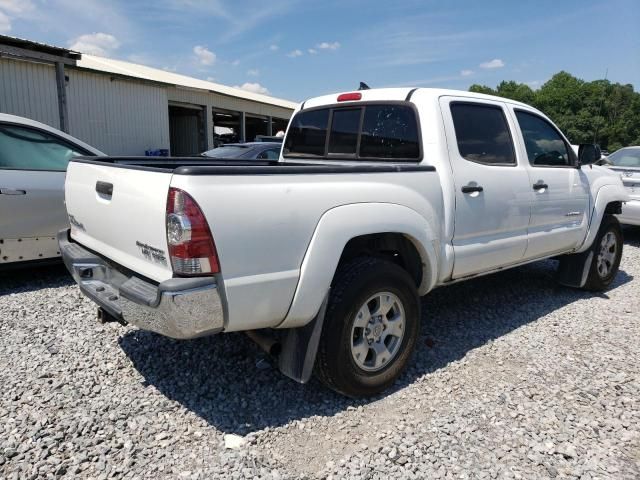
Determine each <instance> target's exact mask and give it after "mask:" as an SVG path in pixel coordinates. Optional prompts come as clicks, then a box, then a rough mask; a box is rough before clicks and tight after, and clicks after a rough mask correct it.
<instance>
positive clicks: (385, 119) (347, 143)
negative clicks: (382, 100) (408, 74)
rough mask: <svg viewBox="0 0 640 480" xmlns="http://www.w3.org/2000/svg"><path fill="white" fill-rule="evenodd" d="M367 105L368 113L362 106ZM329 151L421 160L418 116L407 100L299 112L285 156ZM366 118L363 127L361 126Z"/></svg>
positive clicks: (383, 158)
mask: <svg viewBox="0 0 640 480" xmlns="http://www.w3.org/2000/svg"><path fill="white" fill-rule="evenodd" d="M363 109H364V114H363V113H362V110H363ZM329 118H331V132H330V134H329V139H328V140H329V141H328V148H327V153H328V154H330V155H331V156H330V157H329V158H330V159H335V155H345V156H348V157H351V158H353V157H355V158H358V159H363V160H366V159H371V160H392V161H393V160H404V161H418V160H420V158H421V152H420V140H419V139H420V136H419V133H418V120H417V118H416V112H415V110H414V109H413V108H412V107H411V106H410V105H407V104H390V105H388V104H366V103H363V104H362V105H361V106H358V107H354V106H353V105H350V106H348V107H346V106H345V107H334V108H331V107H330V108H321V109H315V110H309V111H303V112H299V113H298V114H297V115H296V116H295V117H294V118H293V120H292V121H291V127H289V132H288V134H287V138H286V140H285V147H284V151H283V154H284V156H285V157H296V156H308V155H313V156H319V157H325V155H326V154H325V144H326V142H325V140H326V136H327V128H328V123H329ZM361 119H362V127H360V123H361Z"/></svg>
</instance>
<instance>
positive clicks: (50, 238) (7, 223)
mask: <svg viewBox="0 0 640 480" xmlns="http://www.w3.org/2000/svg"><path fill="white" fill-rule="evenodd" d="M76 155H103V153H102V152H100V151H99V150H97V149H95V148H93V147H91V146H90V145H87V144H86V143H84V142H81V141H80V140H78V139H76V138H73V137H72V136H70V135H67V134H66V133H63V132H61V131H59V130H56V129H55V128H52V127H49V126H48V125H45V124H43V123H40V122H36V121H34V120H29V119H27V118H22V117H16V116H14V115H7V114H3V113H0V269H1V268H3V267H8V266H12V267H13V266H18V265H20V266H22V265H26V264H28V263H29V262H41V261H47V260H51V259H53V258H56V257H59V256H60V252H59V249H58V242H57V241H56V234H57V232H58V231H59V230H60V229H61V228H68V225H69V222H68V219H67V212H66V210H65V208H64V176H65V170H66V168H67V163H68V162H69V160H70V159H71V158H72V157H74V156H76Z"/></svg>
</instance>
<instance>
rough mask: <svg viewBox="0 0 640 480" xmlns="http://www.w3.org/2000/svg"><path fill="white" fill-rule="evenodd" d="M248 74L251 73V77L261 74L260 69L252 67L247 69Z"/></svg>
mask: <svg viewBox="0 0 640 480" xmlns="http://www.w3.org/2000/svg"><path fill="white" fill-rule="evenodd" d="M247 75H249V76H250V77H257V76H258V75H260V70H258V69H257V68H250V69H249V70H247Z"/></svg>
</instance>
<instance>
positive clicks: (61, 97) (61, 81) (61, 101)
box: [56, 62, 69, 133]
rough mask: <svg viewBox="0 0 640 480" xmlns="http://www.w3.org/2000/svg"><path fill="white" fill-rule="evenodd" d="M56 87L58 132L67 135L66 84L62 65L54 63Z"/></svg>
mask: <svg viewBox="0 0 640 480" xmlns="http://www.w3.org/2000/svg"><path fill="white" fill-rule="evenodd" d="M56 86H57V87H58V115H59V116H60V130H62V131H63V132H65V133H69V111H68V108H67V82H66V80H65V76H64V63H62V62H56Z"/></svg>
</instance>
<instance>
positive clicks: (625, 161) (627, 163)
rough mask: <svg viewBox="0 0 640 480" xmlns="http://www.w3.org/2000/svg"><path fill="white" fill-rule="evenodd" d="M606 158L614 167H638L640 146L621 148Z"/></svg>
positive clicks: (639, 164)
mask: <svg viewBox="0 0 640 480" xmlns="http://www.w3.org/2000/svg"><path fill="white" fill-rule="evenodd" d="M607 160H609V162H611V164H613V165H615V166H616V167H638V168H640V147H637V148H622V149H620V150H618V151H617V152H614V153H612V154H611V155H609V156H608V157H607Z"/></svg>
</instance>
